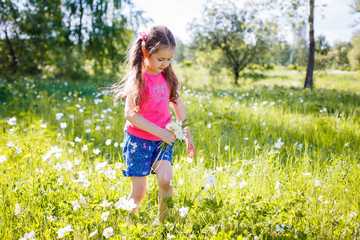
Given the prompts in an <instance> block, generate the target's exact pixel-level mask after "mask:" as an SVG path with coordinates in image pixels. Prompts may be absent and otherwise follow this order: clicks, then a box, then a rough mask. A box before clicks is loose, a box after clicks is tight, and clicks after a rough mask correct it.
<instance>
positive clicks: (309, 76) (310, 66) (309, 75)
mask: <svg viewBox="0 0 360 240" xmlns="http://www.w3.org/2000/svg"><path fill="white" fill-rule="evenodd" d="M314 8H315V6H314V0H310V14H309V28H310V30H309V54H308V62H307V69H306V77H305V84H304V88H309V87H310V88H312V86H313V73H314V64H315V40H314Z"/></svg>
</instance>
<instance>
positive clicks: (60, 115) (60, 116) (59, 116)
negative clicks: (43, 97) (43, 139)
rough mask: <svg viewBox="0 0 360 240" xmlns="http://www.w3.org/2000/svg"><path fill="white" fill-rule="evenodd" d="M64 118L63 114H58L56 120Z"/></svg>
mask: <svg viewBox="0 0 360 240" xmlns="http://www.w3.org/2000/svg"><path fill="white" fill-rule="evenodd" d="M63 116H64V114H63V113H57V114H56V120H60V119H61V118H62V117H63Z"/></svg>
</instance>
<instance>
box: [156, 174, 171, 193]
mask: <svg viewBox="0 0 360 240" xmlns="http://www.w3.org/2000/svg"><path fill="white" fill-rule="evenodd" d="M171 180H172V178H171V179H170V178H166V177H163V178H159V179H158V181H159V188H161V189H162V190H166V191H169V190H171V189H172V186H171Z"/></svg>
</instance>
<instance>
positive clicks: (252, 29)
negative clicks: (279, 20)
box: [190, 1, 271, 84]
mask: <svg viewBox="0 0 360 240" xmlns="http://www.w3.org/2000/svg"><path fill="white" fill-rule="evenodd" d="M246 7H247V6H245V8H242V9H239V8H237V7H236V5H235V4H234V3H233V2H231V1H228V2H227V3H226V4H224V3H216V2H212V3H211V4H208V5H207V6H206V8H205V9H204V12H203V16H202V18H201V19H195V20H194V21H193V22H192V23H191V25H190V29H191V31H192V32H193V34H194V40H193V44H194V45H195V46H196V47H197V48H198V49H199V51H198V52H201V53H198V54H201V55H206V56H209V55H216V56H211V58H206V61H207V62H208V63H207V64H208V65H211V66H212V68H211V69H213V68H214V69H216V70H217V69H219V68H221V67H225V68H227V69H229V70H230V71H231V72H232V74H233V76H234V80H235V84H237V83H238V79H239V73H240V71H241V70H243V69H244V68H245V67H246V66H247V65H248V64H250V63H252V62H253V61H254V60H255V59H256V58H259V57H260V56H261V54H262V53H263V52H264V50H265V46H266V40H267V38H268V37H269V35H270V32H271V31H270V30H271V25H270V24H269V23H267V22H263V21H262V20H259V19H257V18H256V17H255V16H256V11H255V10H248V9H247V8H246Z"/></svg>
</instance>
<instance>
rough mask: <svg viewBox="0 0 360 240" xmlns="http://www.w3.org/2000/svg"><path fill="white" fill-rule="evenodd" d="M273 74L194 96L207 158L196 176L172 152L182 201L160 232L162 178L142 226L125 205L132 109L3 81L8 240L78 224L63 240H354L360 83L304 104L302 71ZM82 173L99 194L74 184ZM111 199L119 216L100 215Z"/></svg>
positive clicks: (332, 79)
mask: <svg viewBox="0 0 360 240" xmlns="http://www.w3.org/2000/svg"><path fill="white" fill-rule="evenodd" d="M184 69H188V67H185V68H184ZM177 70H178V72H179V76H181V74H180V71H182V70H183V68H182V67H179V68H177ZM191 70H192V71H195V70H194V69H193V68H191ZM253 71H260V70H259V69H254V70H253ZM193 74H194V75H195V74H196V72H193ZM263 74H264V75H265V76H264V78H262V79H257V80H256V81H255V80H253V81H249V82H247V84H246V85H243V86H242V87H238V88H236V89H234V88H233V86H231V85H229V86H228V85H226V84H223V85H221V87H223V89H221V90H220V89H214V90H213V89H211V88H210V89H209V88H207V86H206V85H205V84H204V83H203V82H202V80H203V79H201V78H193V79H192V81H194V85H196V86H198V88H196V89H195V88H186V87H184V88H183V91H182V93H181V98H182V100H183V101H184V103H185V105H186V108H187V116H188V119H189V120H190V121H191V122H194V123H196V124H195V125H193V126H191V131H192V135H193V138H194V141H195V145H196V149H197V153H196V154H197V157H196V158H195V159H194V161H193V162H191V163H189V162H188V161H187V155H186V147H185V144H184V143H180V144H178V145H175V147H174V155H173V162H174V165H173V173H174V178H175V181H174V183H173V184H174V194H173V198H172V199H167V200H166V202H167V204H168V206H169V207H170V210H169V215H168V218H167V220H166V221H165V222H164V223H163V224H160V225H156V223H154V220H155V219H157V207H158V206H157V180H156V177H154V176H149V177H148V178H147V196H146V197H145V199H144V200H143V202H142V204H141V206H140V208H139V214H138V215H137V216H132V217H131V216H130V215H129V214H128V212H127V211H125V210H122V209H116V208H115V206H114V203H115V202H117V201H118V199H119V198H120V197H125V196H127V195H128V193H129V192H130V189H131V184H130V181H129V179H127V178H125V177H123V176H122V172H121V169H122V168H123V167H124V166H123V165H122V164H123V159H122V154H121V148H120V143H121V141H122V139H123V131H122V127H123V124H124V123H125V119H124V114H123V111H124V106H123V105H122V104H120V103H119V105H117V106H116V107H112V101H111V99H110V97H109V96H104V95H102V94H101V93H100V92H99V90H98V89H97V88H95V87H94V85H93V84H92V81H88V82H79V81H73V82H64V81H58V80H48V79H46V80H45V79H31V78H25V79H19V80H16V81H14V82H10V81H7V80H1V81H0V99H1V101H2V102H3V104H2V105H1V106H0V131H1V133H2V134H1V135H0V182H1V184H0V202H1V204H0V208H1V212H0V236H1V238H2V239H19V238H21V237H24V235H25V233H29V232H30V231H32V230H34V231H35V233H36V235H35V238H36V239H55V238H57V235H58V233H57V232H58V230H59V229H60V228H64V227H65V226H67V225H71V228H72V229H73V231H70V232H67V233H66V237H65V239H88V238H89V234H90V233H92V232H94V231H95V230H97V231H98V232H97V234H95V236H94V237H93V238H94V239H102V238H103V231H104V229H106V228H108V227H113V229H114V236H113V237H112V238H113V239H117V238H123V239H166V238H174V239H189V238H194V239H257V238H259V239H353V238H354V237H355V238H357V237H358V234H359V224H358V223H359V216H358V214H359V210H360V209H359V202H360V195H359V194H358V189H359V186H360V175H359V174H360V172H359V160H358V159H359V157H360V152H359V149H360V126H359V125H360V122H359V119H360V105H359V102H360V101H359V98H360V83H359V81H358V79H359V75H358V74H353V73H348V74H326V73H322V74H315V76H314V77H315V79H316V83H317V87H316V88H314V89H313V90H312V91H306V90H303V89H302V85H303V84H302V82H303V74H301V73H299V72H297V71H289V70H283V69H275V70H270V71H266V72H264V73H263ZM195 76H198V77H200V74H199V73H198V75H195ZM218 77H221V76H218ZM179 78H180V80H181V79H182V78H181V77H179ZM201 84H202V85H201ZM204 85H205V86H204ZM59 113H63V114H64V115H63V116H61V114H59ZM60 116H61V117H60ZM13 117H15V118H16V120H14V119H12V120H11V118H13ZM61 123H67V125H66V127H64V125H62V124H61ZM108 140H110V144H109V141H108ZM85 145H86V146H87V148H88V149H87V150H86V149H85V148H84V146H85ZM97 149H98V150H99V151H100V152H99V153H97V151H94V150H97ZM105 161H106V162H107V164H106V166H105V167H101V166H100V165H99V163H104V162H105ZM121 165H122V166H121ZM109 168H111V170H115V171H116V173H115V176H116V179H112V178H109V177H108V175H107V174H106V171H108V170H109ZM83 171H85V174H86V179H88V180H89V183H90V185H89V186H84V183H83V182H78V181H76V180H79V178H80V176H84V172H83ZM82 174H83V175H82ZM210 177H213V181H212V183H213V184H211V183H209V182H211V181H208V178H210ZM82 197H84V199H83V200H85V203H84V202H83V201H81V199H82ZM76 200H77V201H79V202H81V203H79V204H80V208H78V209H76V210H74V206H73V203H72V202H73V201H76ZM104 200H108V201H109V202H113V203H112V204H110V206H108V207H102V206H99V205H100V204H102V203H103V201H104ZM17 204H18V205H17ZM181 208H188V214H187V215H186V216H184V217H181V216H180V215H179V213H180V209H181ZM106 211H109V212H110V214H109V217H108V219H107V220H104V219H103V218H102V217H101V216H102V213H103V212H106ZM130 221H133V222H134V224H130Z"/></svg>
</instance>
